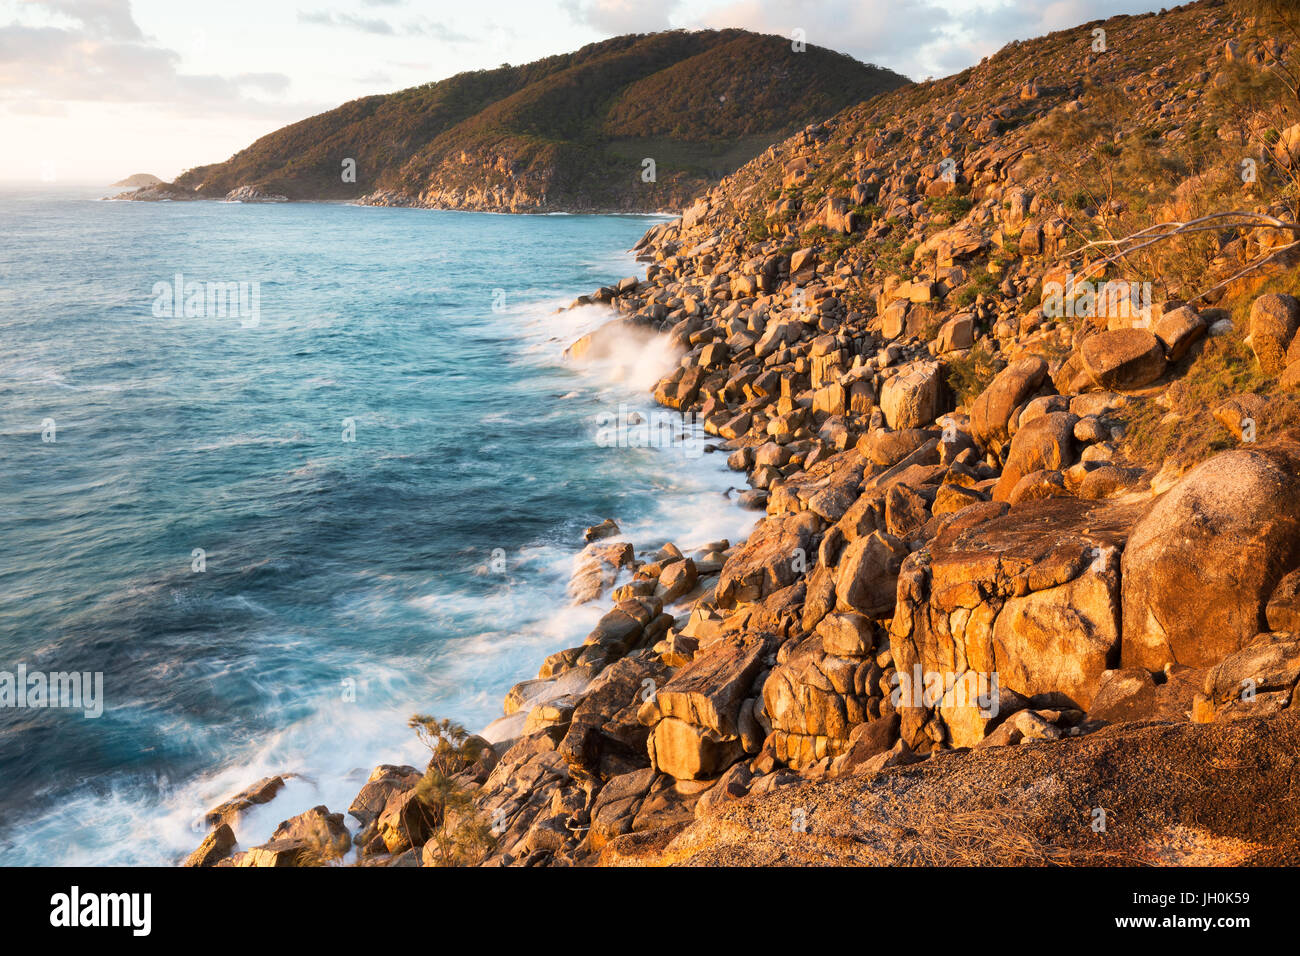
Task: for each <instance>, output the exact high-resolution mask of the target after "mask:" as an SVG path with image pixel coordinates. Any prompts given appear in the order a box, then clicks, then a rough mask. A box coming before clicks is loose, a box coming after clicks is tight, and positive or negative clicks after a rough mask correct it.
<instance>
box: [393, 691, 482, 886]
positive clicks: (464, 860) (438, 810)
mask: <svg viewBox="0 0 1300 956" xmlns="http://www.w3.org/2000/svg"><path fill="white" fill-rule="evenodd" d="M407 723H408V726H410V727H412V728H414V729H415V732H416V735H417V736H418V737H419V738H420V741H421V742H422V743H423V744H424V745H425V746H426V747H428V748H429V752H430V754H431V755H432V756H431V757H430V758H429V766H428V768H427V769H426V770H425V772H424V777H423V778H422V779H421V780H420V782H419V783H418V784H416V788H415V793H416V799H418V800H419V801H420V802H421V803H422V804H423V805H425V806H427V807H429V808H430V809H431V810H432V811H433V813H434V815H435V818H436V820H437V823H436V825H435V826H434V827H433V829H432V833H433V835H432V836H431V837H430V838H429V841H428V842H427V843H426V844H425V847H426V848H428V847H430V846H432V848H433V850H432V856H433V859H434V861H435V862H436V863H437V864H438V865H439V866H473V865H475V864H477V863H479V862H481V861H482V860H483V858H484V857H486V856H487V855H488V854H489V853H491V852H492V851H493V850H494V849H495V848H496V838H495V837H494V836H493V834H492V830H491V828H490V827H489V826H488V825H487V824H486V823H485V822H484V821H483V819H482V817H481V816H480V815H479V813H478V810H477V808H476V807H475V805H474V788H473V786H472V785H471V784H470V783H469V782H467V781H466V779H465V771H466V770H468V769H470V768H471V767H473V766H474V765H475V764H476V763H478V761H479V758H481V757H482V756H483V750H484V746H485V744H484V741H483V738H481V737H476V736H473V735H471V734H470V733H469V732H468V731H466V730H465V728H464V727H462V726H461V725H460V724H457V723H453V722H452V721H450V720H447V719H445V718H444V719H443V720H438V719H437V718H436V717H430V716H429V715H427V714H416V715H415V716H413V717H412V718H411V719H410V720H409V721H408V722H407Z"/></svg>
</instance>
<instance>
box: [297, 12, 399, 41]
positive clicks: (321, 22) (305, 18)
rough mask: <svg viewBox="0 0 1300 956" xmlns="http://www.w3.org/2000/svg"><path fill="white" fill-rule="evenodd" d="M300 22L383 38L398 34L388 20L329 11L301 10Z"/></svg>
mask: <svg viewBox="0 0 1300 956" xmlns="http://www.w3.org/2000/svg"><path fill="white" fill-rule="evenodd" d="M298 22H299V23H310V24H313V25H315V26H322V27H344V28H346V29H349V30H359V31H361V32H362V33H375V34H379V35H381V36H392V35H393V34H394V33H396V32H397V31H395V30H394V29H393V25H392V24H391V23H389V22H388V21H387V20H380V19H378V18H377V17H358V16H355V15H354V14H351V13H331V12H330V11H328V10H313V11H301V10H300V11H299V12H298Z"/></svg>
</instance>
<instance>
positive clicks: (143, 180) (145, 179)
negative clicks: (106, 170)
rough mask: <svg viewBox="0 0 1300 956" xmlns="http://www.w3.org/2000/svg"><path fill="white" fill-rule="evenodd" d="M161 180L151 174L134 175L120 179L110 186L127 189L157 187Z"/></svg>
mask: <svg viewBox="0 0 1300 956" xmlns="http://www.w3.org/2000/svg"><path fill="white" fill-rule="evenodd" d="M160 183H162V180H161V179H159V178H158V177H157V176H155V175H153V173H136V174H135V175H133V176H127V177H126V179H120V180H118V181H117V182H115V183H112V184H111V185H114V186H124V187H126V188H128V189H141V188H144V187H147V186H157V185H159V184H160Z"/></svg>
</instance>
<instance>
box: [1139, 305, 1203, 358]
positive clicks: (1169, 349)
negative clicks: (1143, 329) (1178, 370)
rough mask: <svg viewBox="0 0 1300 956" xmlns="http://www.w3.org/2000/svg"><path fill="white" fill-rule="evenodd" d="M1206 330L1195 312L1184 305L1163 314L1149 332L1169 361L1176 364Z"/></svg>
mask: <svg viewBox="0 0 1300 956" xmlns="http://www.w3.org/2000/svg"><path fill="white" fill-rule="evenodd" d="M1207 328H1208V326H1206V324H1205V321H1204V320H1203V319H1202V318H1201V317H1200V315H1198V314H1197V312H1196V310H1195V309H1193V308H1192V307H1191V306H1187V305H1184V306H1181V307H1180V308H1177V309H1170V310H1169V311H1168V312H1165V313H1163V314H1162V315H1161V316H1160V318H1158V319H1156V323H1155V327H1154V328H1152V330H1151V331H1152V332H1154V333H1155V334H1156V338H1158V339H1159V340H1160V343H1161V344H1162V345H1163V346H1164V347H1165V354H1166V355H1167V356H1168V358H1169V361H1171V362H1177V361H1178V360H1179V359H1181V358H1182V357H1183V356H1184V355H1186V354H1187V352H1188V350H1189V349H1190V348H1191V347H1192V346H1193V345H1195V344H1196V342H1197V340H1199V339H1200V338H1201V337H1202V336H1204V335H1205V332H1206V330H1207Z"/></svg>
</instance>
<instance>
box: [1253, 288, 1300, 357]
mask: <svg viewBox="0 0 1300 956" xmlns="http://www.w3.org/2000/svg"><path fill="white" fill-rule="evenodd" d="M1298 324H1300V302H1297V301H1296V299H1295V297H1294V296H1289V295H1277V294H1275V293H1269V294H1268V295H1261V296H1260V297H1259V298H1258V299H1256V300H1255V301H1254V303H1252V304H1251V307H1250V346H1251V348H1252V349H1254V350H1255V357H1256V358H1257V359H1258V360H1259V367H1260V368H1261V369H1263V371H1265V372H1267V373H1268V374H1269V375H1281V374H1282V372H1283V371H1285V370H1286V355H1287V347H1288V346H1289V345H1290V344H1291V340H1292V339H1293V338H1295V333H1296V327H1297V325H1298Z"/></svg>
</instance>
